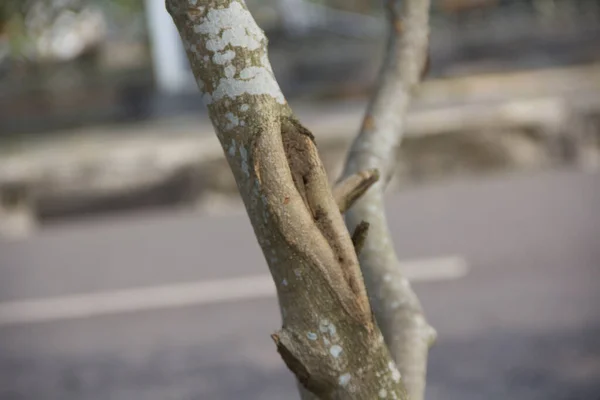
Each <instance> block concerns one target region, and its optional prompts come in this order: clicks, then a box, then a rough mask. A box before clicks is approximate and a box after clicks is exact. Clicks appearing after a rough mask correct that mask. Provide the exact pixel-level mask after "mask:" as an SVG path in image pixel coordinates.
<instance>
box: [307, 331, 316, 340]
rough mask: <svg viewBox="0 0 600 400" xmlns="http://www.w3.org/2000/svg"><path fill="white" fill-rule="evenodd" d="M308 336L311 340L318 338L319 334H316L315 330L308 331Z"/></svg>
mask: <svg viewBox="0 0 600 400" xmlns="http://www.w3.org/2000/svg"><path fill="white" fill-rule="evenodd" d="M306 337H307V338H308V339H309V340H317V334H316V333H314V332H308V333H307V334H306Z"/></svg>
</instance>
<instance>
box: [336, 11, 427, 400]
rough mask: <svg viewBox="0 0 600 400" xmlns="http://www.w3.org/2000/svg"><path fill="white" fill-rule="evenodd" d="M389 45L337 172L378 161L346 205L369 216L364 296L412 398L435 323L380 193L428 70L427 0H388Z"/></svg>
mask: <svg viewBox="0 0 600 400" xmlns="http://www.w3.org/2000/svg"><path fill="white" fill-rule="evenodd" d="M387 5H388V15H389V18H390V34H389V40H388V49H387V53H386V58H385V60H384V63H383V66H382V69H381V71H380V75H379V81H378V86H377V90H376V92H375V93H374V95H373V97H372V99H371V102H370V104H369V107H368V110H367V112H366V115H365V117H364V120H363V124H362V128H361V132H360V133H359V135H358V136H357V137H356V139H355V141H354V142H353V144H352V147H351V149H350V151H349V154H348V157H347V160H346V165H345V168H344V172H343V174H342V176H343V177H350V176H353V175H354V174H356V173H357V172H359V171H364V170H367V169H372V168H376V169H378V170H379V171H380V173H381V174H382V176H383V177H384V178H385V179H381V180H380V181H379V182H378V183H377V184H375V185H373V187H372V188H371V189H370V190H368V191H367V193H365V194H364V195H363V196H362V197H361V198H360V199H359V200H358V201H357V203H356V204H355V205H354V206H353V207H352V208H351V209H350V210H348V212H347V213H346V224H347V226H348V228H349V229H350V230H352V229H354V227H356V226H357V225H358V224H360V223H361V221H368V222H369V224H370V227H369V235H368V237H367V238H366V240H365V244H364V247H363V249H362V251H361V253H360V265H361V269H362V271H363V276H364V279H365V284H366V285H367V291H368V293H369V299H370V302H371V306H372V307H373V312H374V314H375V317H376V320H377V323H378V325H379V326H380V328H381V331H382V333H383V335H384V338H385V341H386V343H387V345H388V347H389V349H390V352H391V353H392V356H393V357H394V359H395V360H396V363H397V364H398V368H399V369H400V372H401V373H402V376H403V380H404V382H405V384H406V388H407V390H408V392H409V394H410V398H411V399H412V400H422V399H423V398H424V392H425V376H426V370H427V354H428V350H429V346H430V344H431V343H432V342H433V340H434V338H435V331H434V330H433V328H431V327H430V325H429V324H428V323H427V321H426V320H425V318H424V316H423V311H422V307H421V304H420V302H419V300H418V298H417V296H416V295H415V293H414V292H413V290H412V288H411V287H410V284H409V283H408V281H407V280H406V278H404V277H403V276H402V271H400V270H399V267H398V266H399V263H398V258H397V256H396V253H395V251H394V247H393V240H392V237H391V234H390V232H389V228H388V225H387V221H386V216H385V209H384V202H383V195H384V189H385V184H386V183H387V182H388V181H389V179H390V177H391V175H392V173H393V171H394V169H395V167H396V156H397V149H398V146H399V144H400V140H401V138H402V134H403V130H404V123H405V116H406V110H407V107H408V105H409V102H410V97H411V94H412V92H413V90H414V89H415V88H416V86H417V85H418V83H419V81H420V78H421V76H422V74H423V71H425V70H426V58H427V46H428V36H429V26H428V25H429V5H430V1H429V0H402V1H400V0H388V3H387Z"/></svg>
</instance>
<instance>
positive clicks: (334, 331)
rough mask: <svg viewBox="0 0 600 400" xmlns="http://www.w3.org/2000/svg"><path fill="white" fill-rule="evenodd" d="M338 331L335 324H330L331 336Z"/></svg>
mask: <svg viewBox="0 0 600 400" xmlns="http://www.w3.org/2000/svg"><path fill="white" fill-rule="evenodd" d="M336 333H337V329H336V327H335V325H334V324H329V334H330V335H331V336H335V334H336Z"/></svg>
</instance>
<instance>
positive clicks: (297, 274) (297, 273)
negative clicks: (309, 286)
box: [294, 268, 302, 278]
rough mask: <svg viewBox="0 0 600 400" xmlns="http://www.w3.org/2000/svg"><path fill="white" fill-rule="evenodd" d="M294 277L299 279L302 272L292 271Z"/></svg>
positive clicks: (298, 270)
mask: <svg viewBox="0 0 600 400" xmlns="http://www.w3.org/2000/svg"><path fill="white" fill-rule="evenodd" d="M294 275H296V277H297V278H300V276H302V271H300V269H298V268H296V269H295V270H294Z"/></svg>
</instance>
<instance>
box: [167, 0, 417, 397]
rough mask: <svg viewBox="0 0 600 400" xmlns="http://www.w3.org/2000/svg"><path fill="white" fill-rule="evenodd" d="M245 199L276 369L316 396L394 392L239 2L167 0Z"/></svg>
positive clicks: (317, 179)
mask: <svg viewBox="0 0 600 400" xmlns="http://www.w3.org/2000/svg"><path fill="white" fill-rule="evenodd" d="M167 9H168V11H169V13H170V14H171V16H172V17H173V20H174V21H175V24H176V25H177V28H178V30H179V33H180V35H181V38H182V41H183V43H184V47H185V49H186V51H187V56H188V59H189V61H190V63H191V66H192V71H193V72H194V75H195V77H196V80H197V82H198V87H199V88H200V90H201V91H202V92H203V98H204V101H205V103H206V105H207V107H208V111H209V115H210V118H211V120H212V123H213V126H214V128H215V131H216V133H217V136H218V138H219V141H220V143H221V145H222V147H223V150H224V152H225V155H226V157H227V160H228V163H229V165H230V167H231V170H232V172H233V175H234V177H235V179H236V182H237V185H238V188H239V191H240V194H241V196H242V199H243V201H244V204H245V206H246V210H247V212H248V216H249V218H250V222H251V223H252V226H253V228H254V232H255V234H256V237H257V240H258V242H259V244H260V246H261V248H262V251H263V254H264V256H265V259H266V260H267V263H268V265H269V269H270V271H271V275H272V276H273V280H274V282H275V286H276V288H277V294H278V299H279V305H280V308H281V315H282V319H283V327H282V329H281V330H280V331H279V332H277V333H275V334H274V335H273V339H274V341H275V343H276V345H277V349H278V351H279V353H280V354H281V356H282V358H283V360H284V361H285V363H286V364H287V366H288V367H289V368H290V369H291V370H292V371H293V372H294V373H295V374H296V377H297V378H298V380H299V382H300V383H301V384H302V386H303V387H304V388H306V390H308V391H310V392H312V393H314V394H315V395H316V396H318V397H319V398H321V399H376V398H378V397H381V396H383V395H385V396H389V397H388V398H397V399H406V392H405V390H404V386H403V383H402V381H401V378H400V374H399V372H398V370H397V368H396V365H395V364H394V362H393V360H392V358H391V356H390V354H389V352H388V349H387V347H386V346H385V344H384V341H383V337H382V336H381V333H380V331H379V328H378V327H377V325H376V324H375V322H374V319H373V316H372V314H371V308H370V306H369V302H368V297H367V294H366V290H365V287H364V282H363V279H362V276H361V272H360V268H359V265H358V259H357V256H356V253H355V250H354V246H353V243H352V241H351V238H350V235H349V233H348V230H347V229H346V226H345V224H344V220H343V218H342V215H341V213H340V212H339V206H338V204H337V203H336V200H335V199H334V196H333V194H332V191H331V189H330V187H329V184H328V180H327V177H326V176H325V170H324V168H323V165H322V163H321V160H320V159H319V156H318V153H317V150H316V146H315V143H314V141H313V137H312V135H311V134H310V132H309V131H308V130H307V129H306V128H304V127H303V126H302V125H301V124H300V122H299V121H298V120H297V119H296V118H295V117H294V116H293V114H292V111H291V109H290V107H289V106H288V104H287V103H286V101H285V98H284V97H283V94H282V93H281V91H280V89H279V86H278V84H277V82H276V80H275V78H274V75H273V71H272V69H271V66H270V64H269V60H268V58H267V49H266V43H267V41H266V38H265V35H264V33H263V32H262V30H261V29H260V28H259V27H258V26H257V25H256V23H255V21H254V19H253V18H252V15H251V14H250V12H249V11H248V9H247V8H246V5H245V3H244V2H243V0H167Z"/></svg>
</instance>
